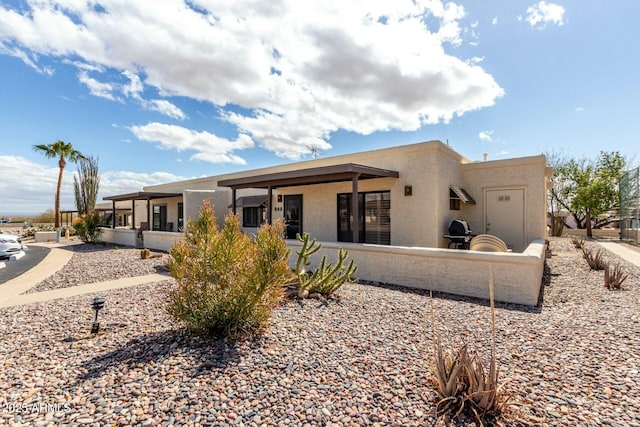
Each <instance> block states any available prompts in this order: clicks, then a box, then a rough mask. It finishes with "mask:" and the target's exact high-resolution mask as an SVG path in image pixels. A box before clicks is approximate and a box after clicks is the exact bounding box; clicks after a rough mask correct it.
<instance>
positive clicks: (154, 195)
mask: <svg viewBox="0 0 640 427" xmlns="http://www.w3.org/2000/svg"><path fill="white" fill-rule="evenodd" d="M172 197H182V193H162V192H151V191H138V192H135V193H128V194H120V195H116V196H108V197H104V198H103V200H110V201H111V203H112V205H113V212H114V214H115V212H116V202H124V201H131V216H132V220H131V229H135V228H136V206H135V202H136V201H139V200H142V201H146V202H147V209H146V211H147V212H146V225H147V226H146V228H145V227H143V226H142V223H141V227H140V228H141V229H146V230H150V229H153V226H152V215H151V214H152V212H151V201H152V200H155V199H167V198H172ZM111 228H116V222H115V221H112V224H111ZM159 228H166V227H159ZM159 231H172V230H159Z"/></svg>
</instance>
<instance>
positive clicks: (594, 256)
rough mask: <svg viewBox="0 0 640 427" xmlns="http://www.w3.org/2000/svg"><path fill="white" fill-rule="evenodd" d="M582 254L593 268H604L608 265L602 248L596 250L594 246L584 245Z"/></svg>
mask: <svg viewBox="0 0 640 427" xmlns="http://www.w3.org/2000/svg"><path fill="white" fill-rule="evenodd" d="M582 256H583V257H584V259H585V260H586V261H587V264H589V267H590V268H591V269H592V270H604V269H605V267H606V265H607V264H606V262H605V260H604V258H603V257H602V251H601V250H598V251H595V252H594V250H593V249H592V248H586V247H583V248H582Z"/></svg>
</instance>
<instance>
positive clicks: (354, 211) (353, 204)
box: [351, 174, 360, 243]
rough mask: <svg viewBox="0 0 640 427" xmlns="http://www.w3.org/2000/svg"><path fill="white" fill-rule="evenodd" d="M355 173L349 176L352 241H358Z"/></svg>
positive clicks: (358, 213) (358, 221) (358, 214)
mask: <svg viewBox="0 0 640 427" xmlns="http://www.w3.org/2000/svg"><path fill="white" fill-rule="evenodd" d="M359 177H360V174H356V175H354V176H353V178H351V213H352V215H353V223H352V226H353V230H352V232H353V243H360V212H359V206H358V178H359Z"/></svg>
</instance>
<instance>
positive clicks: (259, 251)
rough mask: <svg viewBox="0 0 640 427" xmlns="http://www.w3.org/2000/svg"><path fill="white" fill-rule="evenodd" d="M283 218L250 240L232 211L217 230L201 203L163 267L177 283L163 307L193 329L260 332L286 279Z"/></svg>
mask: <svg viewBox="0 0 640 427" xmlns="http://www.w3.org/2000/svg"><path fill="white" fill-rule="evenodd" d="M288 257H289V251H288V250H287V245H286V243H285V240H284V223H283V222H282V221H278V222H276V223H275V224H274V225H272V226H263V227H261V228H260V229H259V230H258V234H257V236H256V237H255V240H252V239H251V237H249V236H247V235H246V234H244V233H243V232H242V231H241V230H240V223H239V222H238V218H237V216H235V215H229V216H227V217H226V218H225V225H224V228H223V229H222V230H219V229H218V227H217V225H216V218H215V216H214V214H213V208H212V206H211V204H210V203H209V202H205V203H204V204H203V206H202V209H201V211H200V216H199V218H198V220H197V221H190V222H189V224H188V226H187V231H186V233H185V237H184V239H183V240H180V241H177V242H176V243H174V245H173V247H172V248H171V251H170V259H169V262H168V265H167V267H168V268H169V270H170V272H171V275H172V276H173V278H175V279H176V281H177V282H178V284H177V287H175V288H174V289H172V290H171V291H170V292H169V293H168V295H167V306H166V308H167V311H168V313H169V314H170V315H171V316H172V317H174V318H175V319H177V320H179V321H181V322H184V323H185V324H186V326H187V327H188V328H189V329H190V330H192V331H194V332H196V333H201V334H207V335H214V336H218V337H229V338H231V339H239V338H243V337H246V336H249V335H252V334H254V333H259V332H261V331H262V330H263V329H264V328H265V327H266V326H267V323H268V320H269V318H270V316H271V311H272V309H273V307H274V306H275V305H276V304H277V303H278V302H279V301H280V299H281V298H282V295H283V289H284V286H285V285H286V284H287V283H288V281H290V277H291V275H290V270H289V267H288V264H287V260H288Z"/></svg>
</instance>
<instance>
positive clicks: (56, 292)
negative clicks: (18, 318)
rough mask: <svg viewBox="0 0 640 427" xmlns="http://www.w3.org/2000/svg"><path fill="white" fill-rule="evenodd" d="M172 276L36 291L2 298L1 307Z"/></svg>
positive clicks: (129, 278) (129, 285) (118, 287)
mask: <svg viewBox="0 0 640 427" xmlns="http://www.w3.org/2000/svg"><path fill="white" fill-rule="evenodd" d="M170 278H171V276H169V275H168V274H160V273H155V274H148V275H146V276H136V277H124V278H122V279H116V280H110V281H107V282H98V283H90V284H88V285H79V286H71V287H68V288H62V289H53V290H50V291H44V292H36V293H32V294H24V295H16V296H14V297H12V298H8V299H5V300H0V308H4V307H13V306H16V305H25V304H33V303H37V302H43V301H50V300H54V299H59V298H69V297H74V296H77V295H84V294H91V293H97V292H102V291H109V290H113V289H121V288H128V287H131V286H138V285H143V284H146V283H153V282H162V281H164V280H168V279H170Z"/></svg>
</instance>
